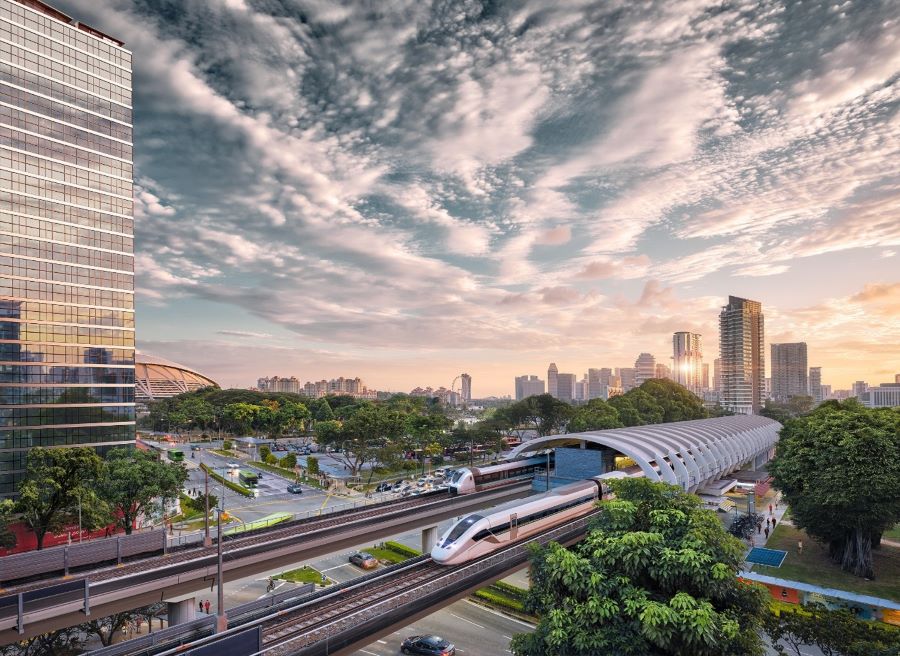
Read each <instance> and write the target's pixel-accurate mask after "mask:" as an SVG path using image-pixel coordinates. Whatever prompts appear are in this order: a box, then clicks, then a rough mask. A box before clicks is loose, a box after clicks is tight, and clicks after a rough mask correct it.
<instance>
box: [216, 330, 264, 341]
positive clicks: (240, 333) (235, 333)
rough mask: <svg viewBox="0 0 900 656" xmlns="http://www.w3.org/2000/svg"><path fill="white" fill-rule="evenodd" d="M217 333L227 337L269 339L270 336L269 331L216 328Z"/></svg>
mask: <svg viewBox="0 0 900 656" xmlns="http://www.w3.org/2000/svg"><path fill="white" fill-rule="evenodd" d="M216 334H217V335H226V336H228V337H250V338H254V339H269V338H271V337H272V335H271V334H270V333H258V332H253V331H249V330H217V331H216Z"/></svg>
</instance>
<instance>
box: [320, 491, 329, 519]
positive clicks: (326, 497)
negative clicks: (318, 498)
mask: <svg viewBox="0 0 900 656" xmlns="http://www.w3.org/2000/svg"><path fill="white" fill-rule="evenodd" d="M330 498H331V494H326V495H325V501H323V502H322V507H321V508H319V514H320V515H321V514H322V511H323V510H325V506H326V505H327V504H328V500H329V499H330Z"/></svg>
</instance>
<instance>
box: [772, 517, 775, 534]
mask: <svg viewBox="0 0 900 656" xmlns="http://www.w3.org/2000/svg"><path fill="white" fill-rule="evenodd" d="M772 530H773V531H774V530H775V518H774V517H773V518H772Z"/></svg>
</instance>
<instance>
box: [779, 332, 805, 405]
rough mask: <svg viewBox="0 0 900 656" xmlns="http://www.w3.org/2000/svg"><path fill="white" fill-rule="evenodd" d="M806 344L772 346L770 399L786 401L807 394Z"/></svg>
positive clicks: (795, 343)
mask: <svg viewBox="0 0 900 656" xmlns="http://www.w3.org/2000/svg"><path fill="white" fill-rule="evenodd" d="M808 371H809V367H808V366H807V362H806V342H793V343H790V344H772V398H773V399H775V400H776V401H782V402H784V401H787V400H788V399H789V398H791V397H792V396H806V395H807V394H809V379H808V378H807V372H808Z"/></svg>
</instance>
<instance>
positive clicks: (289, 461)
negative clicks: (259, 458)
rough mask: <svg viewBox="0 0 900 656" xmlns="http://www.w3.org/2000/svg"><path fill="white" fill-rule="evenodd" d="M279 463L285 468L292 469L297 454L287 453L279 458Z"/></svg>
mask: <svg viewBox="0 0 900 656" xmlns="http://www.w3.org/2000/svg"><path fill="white" fill-rule="evenodd" d="M279 465H280V466H281V467H284V468H285V469H293V468H294V467H296V466H297V455H296V454H294V453H289V454H287V455H286V456H285V457H283V458H282V459H281V462H280V463H279Z"/></svg>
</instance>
